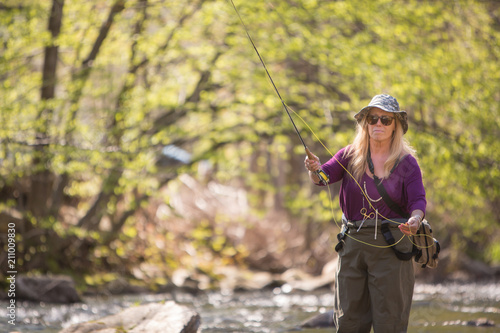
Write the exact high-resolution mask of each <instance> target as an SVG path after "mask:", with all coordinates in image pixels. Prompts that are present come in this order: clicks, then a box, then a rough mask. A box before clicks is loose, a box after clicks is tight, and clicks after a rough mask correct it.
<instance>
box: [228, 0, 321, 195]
mask: <svg viewBox="0 0 500 333" xmlns="http://www.w3.org/2000/svg"><path fill="white" fill-rule="evenodd" d="M229 1H230V2H231V4H232V5H233V8H234V11H235V12H236V14H237V15H238V18H239V19H240V22H241V25H242V26H243V28H244V29H245V32H246V34H247V37H248V39H249V40H250V43H251V44H252V46H253V49H254V50H255V53H257V56H258V57H259V60H260V63H261V64H262V66H263V67H264V70H265V71H266V74H267V77H268V78H269V81H271V84H272V86H273V88H274V91H275V92H276V94H277V95H278V97H279V99H280V101H281V104H283V108H284V109H285V111H286V114H287V115H288V118H289V119H290V121H291V122H292V125H293V128H294V129H295V132H296V133H297V136H298V137H299V139H300V142H302V145H303V146H304V150H305V151H306V154H307V157H308V158H309V159H310V160H313V159H314V155H313V153H311V151H310V150H309V148H307V146H306V143H305V142H304V139H302V136H301V135H300V132H299V129H298V128H297V126H296V125H295V122H294V121H293V118H292V115H291V114H290V111H289V110H288V106H287V105H286V103H285V101H284V100H283V98H282V97H281V94H280V92H279V90H278V88H277V87H276V85H275V84H274V80H273V78H272V77H271V74H270V73H269V71H268V69H267V66H266V64H265V62H264V60H263V59H262V56H261V55H260V52H259V50H258V49H257V46H255V43H254V42H253V39H252V37H251V36H250V33H249V32H248V29H247V26H246V25H245V22H243V19H242V18H241V15H240V12H239V11H238V9H237V8H236V5H235V4H234V2H233V0H229ZM314 173H315V174H316V176H318V178H319V181H320V183H321V184H323V185H328V181H329V177H328V175H327V174H326V173H325V172H324V171H323V170H322V169H321V168H320V169H319V170H316V171H315V172H314Z"/></svg>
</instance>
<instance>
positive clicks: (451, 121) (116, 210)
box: [0, 0, 500, 279]
mask: <svg viewBox="0 0 500 333" xmlns="http://www.w3.org/2000/svg"><path fill="white" fill-rule="evenodd" d="M121 3H122V4H123V6H119V5H120V4H121ZM235 4H236V6H237V7H238V9H239V11H240V13H241V15H242V18H243V20H244V21H245V24H246V25H247V27H248V29H249V32H250V34H251V35H252V38H253V40H254V42H255V43H256V45H257V47H258V49H259V51H260V52H261V54H262V56H263V58H264V61H265V63H266V64H267V66H268V69H269V71H270V73H271V75H272V77H273V79H274V82H275V83H276V85H277V87H278V89H279V91H280V93H281V95H282V97H283V98H284V100H285V102H286V104H287V105H288V106H289V107H290V108H291V109H292V110H293V111H294V113H293V114H292V117H293V118H294V120H295V122H296V124H297V126H298V127H299V129H300V130H301V133H302V135H303V136H304V139H305V140H306V143H307V145H308V146H309V147H310V148H311V149H312V151H313V152H314V153H315V154H317V155H318V156H319V157H320V158H321V160H322V161H323V162H325V161H326V160H327V159H329V158H330V157H331V156H330V153H329V152H328V151H327V150H326V149H325V148H324V147H323V146H322V145H321V144H320V142H319V141H318V139H319V140H321V141H322V143H323V144H324V145H325V146H326V148H327V149H328V150H329V151H330V152H331V153H335V152H336V151H337V150H338V149H340V148H341V147H343V146H345V145H347V144H348V143H349V142H350V141H351V140H352V138H353V135H354V120H353V118H352V116H353V115H354V113H355V112H356V111H357V110H359V108H360V107H362V106H364V105H365V104H366V103H367V102H368V101H369V100H370V98H371V97H372V96H373V95H375V94H378V93H382V92H386V93H390V94H392V95H394V96H396V97H397V98H398V100H399V101H400V103H401V105H402V107H403V108H404V109H405V110H407V111H408V113H409V116H410V130H409V132H408V134H407V138H408V139H409V141H410V142H411V143H412V145H413V146H414V147H415V148H416V149H417V151H418V153H419V161H420V165H421V167H422V169H423V170H424V180H425V185H426V189H427V194H428V201H429V207H428V210H429V212H428V214H429V215H430V216H432V217H433V220H435V221H436V222H434V223H433V225H434V226H435V229H436V233H437V236H438V237H442V238H443V239H446V242H447V243H448V244H451V245H452V246H455V247H456V248H457V249H460V250H464V251H470V253H469V254H471V255H477V253H481V251H480V250H483V252H482V253H483V254H481V255H480V256H482V258H481V259H483V260H485V261H490V262H498V261H499V260H500V259H499V255H498V252H499V250H498V247H496V246H493V245H492V246H490V247H488V248H485V246H484V244H488V243H489V244H496V243H498V240H499V238H500V234H499V233H498V229H499V228H498V226H499V223H500V220H499V218H498V216H500V210H499V208H498V207H500V195H499V194H500V193H499V192H500V186H499V184H500V168H499V161H500V155H499V154H500V143H499V140H498V138H499V137H500V112H499V107H500V103H499V102H500V91H499V90H498V89H497V87H498V82H500V68H499V67H498V65H497V64H498V60H499V56H500V47H499V44H498V40H500V24H499V18H500V6H499V5H498V4H496V3H495V2H487V1H486V2H483V1H473V0H471V1H453V2H450V1H416V0H414V1H405V2H404V3H401V2H397V3H395V2H393V1H388V0H377V1H372V0H355V1H315V0H298V1H293V2H291V1H285V0H273V1H271V2H269V1H267V2H266V1H261V0H255V1H236V2H235ZM50 9H51V2H50V1H41V2H40V1H29V0H25V1H16V2H12V3H9V2H7V3H6V4H5V8H1V9H0V36H1V37H2V40H3V41H4V43H2V45H0V77H1V80H0V82H1V89H0V110H1V113H0V119H1V123H2V127H1V128H0V158H1V162H2V163H1V164H0V183H1V184H2V187H3V190H2V192H1V193H0V200H1V204H2V205H1V207H2V211H8V210H9V209H14V210H15V211H16V212H18V213H19V214H20V215H21V219H20V221H22V222H19V224H20V225H21V224H22V225H23V228H24V229H23V232H22V235H20V236H19V237H20V239H23V242H22V243H23V244H20V248H22V249H23V255H22V256H21V257H23V258H26V262H28V263H29V262H31V263H32V266H29V265H27V266H26V267H27V269H39V270H42V271H43V270H49V271H57V270H58V269H61V267H64V265H65V264H66V263H67V262H68V261H70V260H69V257H71V256H78V255H82V256H84V257H85V259H84V260H82V261H81V262H80V261H79V262H75V263H74V264H72V266H71V267H72V268H73V269H75V270H79V269H81V270H86V269H87V268H88V265H87V264H88V263H89V262H95V263H96V265H97V266H99V267H98V268H99V269H107V268H109V267H123V269H124V270H128V271H131V270H132V268H131V267H132V266H134V265H139V264H140V263H141V262H142V261H143V260H145V261H148V262H152V263H155V264H158V265H164V266H166V268H165V269H164V270H163V272H164V274H167V275H168V274H169V273H170V272H171V270H173V269H175V268H177V265H179V264H180V263H181V264H182V263H185V262H186V261H187V259H185V258H184V259H179V257H180V256H182V255H181V254H179V253H178V252H176V251H175V250H174V246H173V245H172V246H171V247H167V248H168V249H169V250H172V251H171V253H169V254H165V253H163V252H164V249H161V248H159V247H155V246H153V245H152V244H153V243H155V242H160V243H162V244H163V243H169V244H171V243H175V242H174V240H173V238H175V236H174V235H173V234H171V233H169V231H168V230H164V229H161V232H160V233H159V234H157V235H150V236H145V234H146V235H147V234H148V232H146V231H144V230H146V229H147V227H150V225H149V223H152V222H145V219H144V218H140V217H139V216H140V215H141V214H146V212H148V210H151V209H153V208H152V207H155V205H156V201H155V200H159V201H160V202H164V200H165V198H162V197H161V189H162V188H164V186H165V185H166V184H168V183H169V182H170V181H172V180H174V179H176V178H177V176H178V175H179V174H182V173H190V174H194V173H195V172H196V168H197V167H198V163H199V162H200V161H203V160H205V161H210V163H211V165H212V166H213V171H214V172H213V175H212V177H213V180H216V181H219V182H222V183H225V184H231V185H234V186H239V187H243V188H245V190H247V193H248V198H249V200H250V204H251V206H252V207H253V208H254V210H255V212H256V214H260V216H263V215H265V214H266V213H268V212H269V211H270V210H274V209H276V210H282V209H283V210H286V211H287V212H288V213H289V214H290V216H291V217H292V219H293V220H302V221H314V222H321V223H327V222H328V221H329V220H331V219H332V211H333V215H334V217H335V218H336V219H337V220H338V218H339V216H340V212H339V208H338V204H337V199H336V196H335V193H334V197H333V198H330V196H329V195H328V193H327V192H325V191H321V190H318V189H316V188H314V187H313V186H312V185H311V184H310V182H309V180H308V179H307V175H306V174H305V172H304V169H303V158H304V152H303V148H302V146H301V143H300V141H299V140H298V139H297V138H296V136H295V134H294V130H293V128H292V126H291V124H290V122H289V120H288V117H287V116H286V114H285V113H284V110H283V106H282V105H281V103H280V100H279V99H278V98H277V96H276V94H275V92H274V90H273V88H272V86H271V85H270V82H269V80H268V78H267V76H266V74H265V71H264V70H263V68H262V66H261V64H260V62H259V59H258V58H257V56H256V54H255V52H254V50H253V48H252V47H251V45H250V43H249V41H248V39H247V36H246V34H245V31H244V29H243V27H242V26H241V24H240V22H239V19H238V17H237V15H236V14H235V12H234V10H233V8H232V7H231V5H230V4H229V3H228V2H227V1H209V0H200V1H192V2H184V1H173V2H172V1H170V2H161V1H160V2H157V1H146V0H127V1H97V0H90V1H83V2H67V1H66V2H65V3H64V8H63V15H62V27H61V32H60V34H59V35H58V36H57V37H53V36H52V35H51V33H50V31H49V30H48V29H47V22H48V20H49V19H50V16H49V14H50ZM111 14H112V15H111ZM109 18H111V21H110V22H108V23H109V24H108V25H106V24H104V23H105V22H106V21H107V20H108V19H109ZM106 27H107V28H109V31H108V32H107V34H105V35H101V34H102V32H103V30H104V28H106ZM53 45H57V46H58V56H57V61H56V63H57V71H55V73H56V82H46V81H45V82H44V77H43V75H42V69H43V65H44V63H45V55H46V50H47V48H48V47H50V46H53ZM50 84H55V97H51V98H41V90H42V88H43V87H44V86H47V85H50ZM301 118H302V119H303V120H304V121H305V123H303V122H302V121H301ZM167 145H176V146H178V147H182V148H183V149H185V150H186V151H188V152H189V153H190V154H191V161H190V162H188V163H187V164H184V165H183V164H181V163H175V162H174V161H172V160H171V159H170V160H168V159H165V156H162V149H163V148H164V147H165V146H167ZM167 200H168V198H167ZM332 200H333V206H332V204H331V203H332ZM146 215H147V214H146ZM238 218H239V217H235V218H234V219H235V220H238ZM222 220H223V219H222ZM223 224H224V222H221V221H205V222H204V223H201V222H200V223H199V224H198V225H196V226H194V227H193V228H192V230H191V234H190V235H185V236H186V237H185V238H184V239H183V240H182V241H184V242H186V243H189V244H192V245H193V246H195V247H198V248H200V249H206V250H208V251H210V252H211V253H214V256H215V255H218V256H220V257H223V258H226V259H227V262H229V261H231V260H234V261H241V260H242V258H244V257H245V255H247V253H246V252H245V249H244V247H240V246H241V244H231V239H229V238H228V237H227V235H226V234H225V233H224V232H223V228H222V229H221V225H223ZM141 230H142V231H141ZM37 232H39V233H40V234H41V235H43V236H44V237H46V238H47V237H51V236H52V235H55V236H54V237H57V240H58V241H57V242H56V243H50V242H47V241H41V240H35V239H34V238H30V237H25V236H26V235H30V234H33V233H37ZM149 232H151V230H149ZM464 244H466V248H464V247H461V246H462V245H464ZM459 245H460V246H459ZM2 246H4V244H3V243H2ZM137 248H139V249H141V250H140V252H141V253H140V254H138V253H137ZM37 256H40V258H41V259H40V260H36V261H35V260H33V258H34V257H37ZM48 257H51V258H52V262H51V263H50V268H47V267H46V265H45V266H44V264H43V262H44V260H43V259H44V258H45V259H46V258H48ZM94 260H95V261H94ZM47 262H48V261H47ZM124 263H128V265H129V266H127V265H124ZM47 265H48V264H47ZM154 278H159V279H162V278H164V277H163V276H162V275H161V276H159V277H158V276H156V277H154Z"/></svg>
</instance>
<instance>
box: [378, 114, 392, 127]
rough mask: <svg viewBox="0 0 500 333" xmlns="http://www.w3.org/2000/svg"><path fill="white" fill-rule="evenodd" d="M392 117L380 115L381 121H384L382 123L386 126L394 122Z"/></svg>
mask: <svg viewBox="0 0 500 333" xmlns="http://www.w3.org/2000/svg"><path fill="white" fill-rule="evenodd" d="M392 119H394V118H392V117H386V116H382V117H380V121H381V122H382V125H384V126H389V125H390V124H392Z"/></svg>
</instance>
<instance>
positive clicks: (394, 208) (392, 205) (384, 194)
mask: <svg viewBox="0 0 500 333" xmlns="http://www.w3.org/2000/svg"><path fill="white" fill-rule="evenodd" d="M367 161H368V168H369V169H370V172H371V173H372V175H373V180H374V181H375V187H377V191H378V193H379V194H380V196H381V197H382V199H383V200H384V202H385V203H386V204H387V206H389V208H390V209H391V210H392V211H393V212H395V213H397V214H398V215H399V216H401V217H404V218H409V217H410V214H408V213H405V212H404V211H403V209H401V207H400V206H399V205H398V204H397V203H395V202H394V200H392V198H391V197H390V196H389V193H387V191H386V190H385V187H384V185H383V184H382V180H381V179H380V178H378V177H377V176H376V175H375V168H374V167H373V161H372V157H371V154H370V150H369V149H368V156H367ZM398 161H399V160H398ZM398 161H396V163H395V164H394V167H393V168H392V170H391V173H392V171H394V169H395V168H396V165H398Z"/></svg>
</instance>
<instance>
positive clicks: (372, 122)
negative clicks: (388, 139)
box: [366, 114, 394, 126]
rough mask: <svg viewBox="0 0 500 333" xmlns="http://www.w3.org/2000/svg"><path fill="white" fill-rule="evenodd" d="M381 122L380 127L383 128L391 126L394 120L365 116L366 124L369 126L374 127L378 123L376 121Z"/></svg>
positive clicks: (386, 117)
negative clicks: (382, 126)
mask: <svg viewBox="0 0 500 333" xmlns="http://www.w3.org/2000/svg"><path fill="white" fill-rule="evenodd" d="M379 119H380V121H381V122H382V125H384V126H390V125H391V124H392V121H393V120H394V117H389V116H382V117H379V116H374V115H371V114H369V115H368V116H366V122H367V123H368V124H370V125H376V124H377V123H378V120H379Z"/></svg>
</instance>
